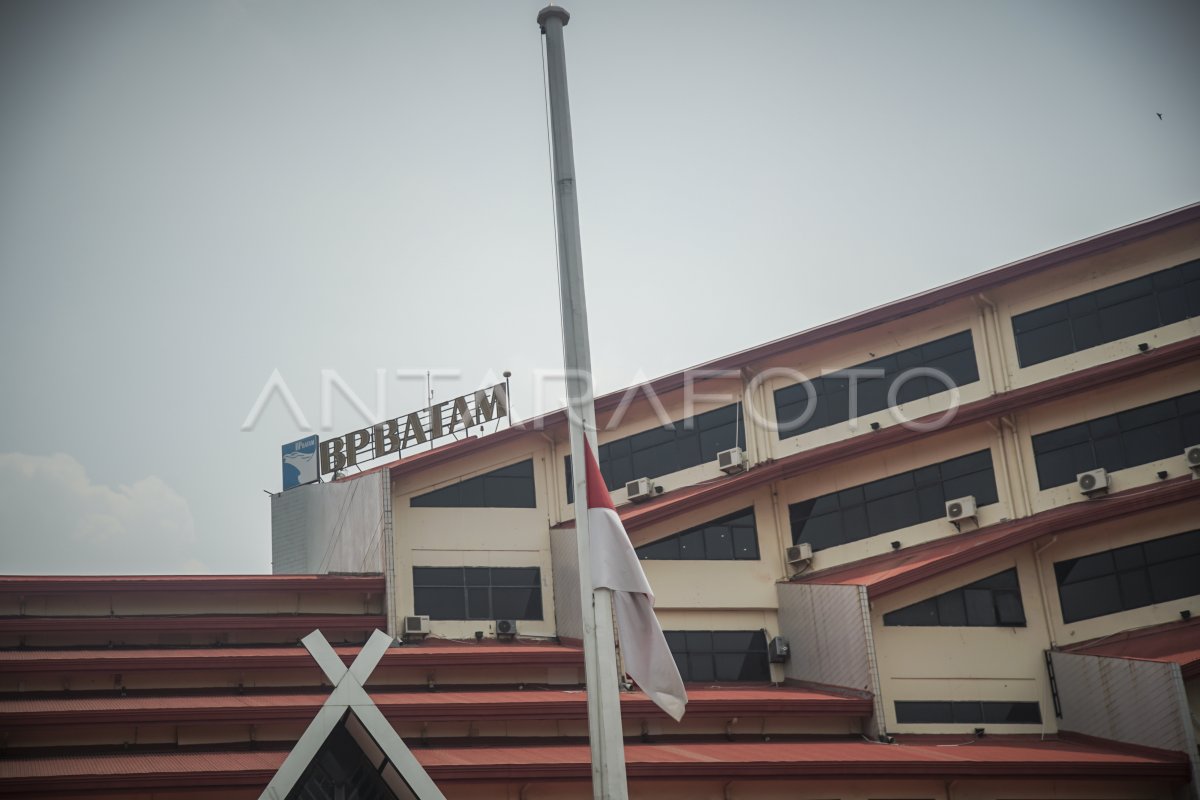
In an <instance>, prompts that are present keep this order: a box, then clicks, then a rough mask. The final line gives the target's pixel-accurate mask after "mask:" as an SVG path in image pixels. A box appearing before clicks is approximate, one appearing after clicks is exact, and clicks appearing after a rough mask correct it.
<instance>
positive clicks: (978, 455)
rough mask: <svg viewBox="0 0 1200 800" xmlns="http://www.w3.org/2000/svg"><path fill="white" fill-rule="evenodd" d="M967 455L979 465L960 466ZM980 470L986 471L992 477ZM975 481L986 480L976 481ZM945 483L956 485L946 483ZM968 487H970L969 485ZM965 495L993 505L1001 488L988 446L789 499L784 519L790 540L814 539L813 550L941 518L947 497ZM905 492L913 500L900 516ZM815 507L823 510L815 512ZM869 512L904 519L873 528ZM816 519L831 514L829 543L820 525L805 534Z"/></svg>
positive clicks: (882, 518)
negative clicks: (912, 509) (911, 510)
mask: <svg viewBox="0 0 1200 800" xmlns="http://www.w3.org/2000/svg"><path fill="white" fill-rule="evenodd" d="M971 459H977V460H979V461H980V462H981V465H980V466H978V467H975V468H973V469H965V470H964V471H962V472H959V471H958V470H959V469H960V467H961V466H962V464H963V463H964V462H967V463H969V460H971ZM985 460H986V467H983V466H982V462H983V461H985ZM947 468H949V469H950V471H951V472H950V474H949V475H946V474H945V470H946V469H947ZM935 474H936V480H935V478H934V476H935ZM977 476H978V477H977ZM984 476H990V480H987V478H986V477H984ZM968 478H973V479H974V481H975V485H970V486H967V485H961V484H964V483H966V481H967V479H968ZM979 481H986V482H985V483H982V484H979V483H978V482H979ZM947 487H954V488H950V489H947ZM968 489H970V490H972V491H968ZM966 495H974V496H975V502H976V503H977V505H978V506H979V507H980V508H984V507H987V506H990V505H994V504H996V503H998V502H999V501H1000V498H999V489H998V488H997V485H996V466H995V462H994V459H993V458H992V454H991V449H990V448H987V449H983V450H976V451H975V452H972V453H965V454H963V455H961V456H955V457H954V458H948V459H946V460H945V461H939V462H937V463H934V464H927V465H925V466H923V467H917V468H916V469H912V470H907V471H905V472H898V473H896V474H894V475H888V476H886V477H884V478H880V479H878V480H874V481H868V482H867V483H862V484H859V485H857V486H851V487H848V488H846V489H841V490H839V491H836V492H830V493H828V494H824V495H820V496H818V497H813V498H808V499H806V500H799V501H797V502H794V503H790V504H788V522H789V525H790V527H791V533H792V544H799V543H800V542H808V543H809V544H810V545H812V548H813V552H817V551H819V550H827V549H829V548H831V547H839V546H841V545H844V544H850V543H852V542H858V541H862V540H863V539H870V538H872V537H874V536H882V535H883V534H885V533H891V532H893V531H897V530H902V529H904V528H908V527H912V526H913V525H920V524H923V523H925V522H931V521H933V520H936V519H941V518H943V517H944V516H945V513H946V503H947V502H948V501H950V500H953V499H955V498H958V497H963V496H966ZM905 498H913V502H914V503H915V504H916V505H915V513H914V514H910V515H909V516H906V517H904V518H899V519H898V518H897V517H896V513H897V511H899V510H900V508H899V504H902V503H904V502H905ZM871 504H875V505H874V509H875V510H874V514H872V508H871ZM889 504H890V507H889ZM806 505H807V506H809V512H808V513H807V514H804V513H803V510H802V508H803V507H804V506H806ZM818 509H823V510H821V511H820V512H819V513H816V512H817V510H818ZM873 518H874V519H878V520H881V521H882V520H894V521H896V520H898V521H899V522H900V523H902V524H897V525H893V526H890V527H888V526H887V523H882V524H881V527H879V528H878V529H876V528H875V527H874V526H873V523H872V519H873ZM814 519H815V520H819V521H825V520H827V519H829V520H832V521H833V522H836V523H837V527H838V541H836V542H833V543H831V544H826V543H824V542H822V541H821V537H826V538H831V533H830V532H829V531H826V530H823V529H821V528H817V529H816V533H814V532H813V531H811V530H810V531H809V533H808V534H805V529H806V528H807V527H808V525H810V524H811V523H812V521H813V520H814ZM797 522H801V523H802V524H801V526H800V527H799V528H797ZM850 526H856V527H855V530H861V531H863V533H862V535H852V533H851V532H849V531H848V528H850Z"/></svg>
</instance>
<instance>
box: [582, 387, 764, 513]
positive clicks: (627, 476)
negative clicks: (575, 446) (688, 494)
mask: <svg viewBox="0 0 1200 800" xmlns="http://www.w3.org/2000/svg"><path fill="white" fill-rule="evenodd" d="M741 412H742V409H741V404H740V403H734V404H733V405H730V406H724V407H723V408H717V409H713V410H712V411H706V412H704V413H703V414H697V415H696V416H694V417H690V418H688V419H685V420H682V421H680V422H676V423H673V425H674V429H672V428H651V429H650V430H648V431H642V432H641V433H635V434H633V435H632V436H626V437H625V438H624V439H617V440H615V441H612V442H609V443H608V444H602V445H600V446H599V447H598V448H596V460H597V461H598V462H599V463H600V474H601V475H603V476H604V483H605V484H606V485H607V486H608V488H609V489H623V488H625V484H627V483H629V482H630V481H632V480H636V479H638V478H657V477H659V476H660V475H667V474H670V473H672V472H678V471H679V470H681V469H687V468H689V467H695V466H698V465H700V464H705V463H707V462H709V461H716V459H717V453H719V452H721V451H722V450H730V449H732V448H734V447H738V446H739V445H740V444H741V443H742V442H744V441H746V432H745V425H744V423H743V421H742V413H741ZM564 460H565V462H566V469H567V502H568V503H574V502H575V486H574V484H573V482H572V481H573V479H572V477H571V457H570V456H566V458H565V459H564Z"/></svg>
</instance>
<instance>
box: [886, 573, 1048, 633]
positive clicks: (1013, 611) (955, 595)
mask: <svg viewBox="0 0 1200 800" xmlns="http://www.w3.org/2000/svg"><path fill="white" fill-rule="evenodd" d="M883 624H884V625H914V626H953V625H965V626H970V627H1005V628H1010V627H1024V626H1025V607H1024V606H1023V605H1022V603H1021V586H1020V584H1019V583H1018V582H1017V570H1016V569H1015V568H1014V569H1006V570H1005V571H1004V572H998V573H996V574H995V575H992V576H990V577H987V578H984V579H983V580H979V581H975V582H974V583H971V584H968V585H966V586H962V587H959V588H958V589H955V590H953V591H950V592H945V593H944V594H939V595H938V596H936V597H931V598H930V599H928V600H922V601H921V602H919V603H913V604H912V605H910V606H905V607H904V608H898V609H896V610H895V611H892V612H891V613H888V614H884V615H883Z"/></svg>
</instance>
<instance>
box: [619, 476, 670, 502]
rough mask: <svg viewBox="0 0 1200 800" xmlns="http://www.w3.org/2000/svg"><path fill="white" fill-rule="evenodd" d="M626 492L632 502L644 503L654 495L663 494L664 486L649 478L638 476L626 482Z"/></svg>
mask: <svg viewBox="0 0 1200 800" xmlns="http://www.w3.org/2000/svg"><path fill="white" fill-rule="evenodd" d="M625 494H626V495H627V496H628V497H629V502H631V503H644V502H646V501H647V500H649V499H651V498H652V497H655V496H657V495H660V494H662V487H661V486H658V485H657V484H655V483H654V481H652V480H650V479H649V478H638V479H637V480H636V481H630V482H629V483H627V484H625Z"/></svg>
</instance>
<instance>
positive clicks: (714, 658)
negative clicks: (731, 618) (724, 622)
mask: <svg viewBox="0 0 1200 800" xmlns="http://www.w3.org/2000/svg"><path fill="white" fill-rule="evenodd" d="M663 636H664V637H665V638H666V641H667V647H668V648H669V649H670V651H671V655H672V656H673V657H674V659H675V664H676V666H677V667H678V668H679V675H680V677H682V678H683V681H684V683H763V682H768V681H770V680H771V662H770V657H769V655H768V653H767V634H766V631H764V630H762V629H758V630H718V631H693V630H669V631H663ZM736 636H749V638H750V641H749V646H747V647H741V648H735V647H733V646H732V645H729V644H727V645H725V646H718V637H720V640H721V641H723V642H729V640H731V639H732V638H733V637H736ZM705 637H708V639H709V641H710V642H711V646H710V647H708V648H703V647H700V646H698V645H700V644H702V640H703V639H704V638H705ZM760 644H761V646H760ZM693 645H697V646H696V647H695V648H693ZM720 656H741V657H742V661H741V667H740V669H739V672H738V675H739V677H737V678H729V677H721V675H722V674H725V675H727V674H729V673H728V672H722V667H721V666H720V664H719V662H718V658H719V657H720ZM760 657H761V661H759V658H760ZM706 658H707V659H708V662H707V663H708V664H709V666H710V667H711V669H710V671H709V673H702V674H711V675H712V676H713V677H711V678H706V677H696V676H694V675H693V672H694V671H695V670H694V669H693V664H695V665H698V666H699V665H702V664H703V663H704V660H705V659H706ZM751 659H753V660H754V661H753V663H750V660H751ZM726 666H728V661H726ZM747 670H752V671H753V672H754V674H753V676H752V677H746V678H743V677H740V676H741V675H745V674H746V672H747Z"/></svg>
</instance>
